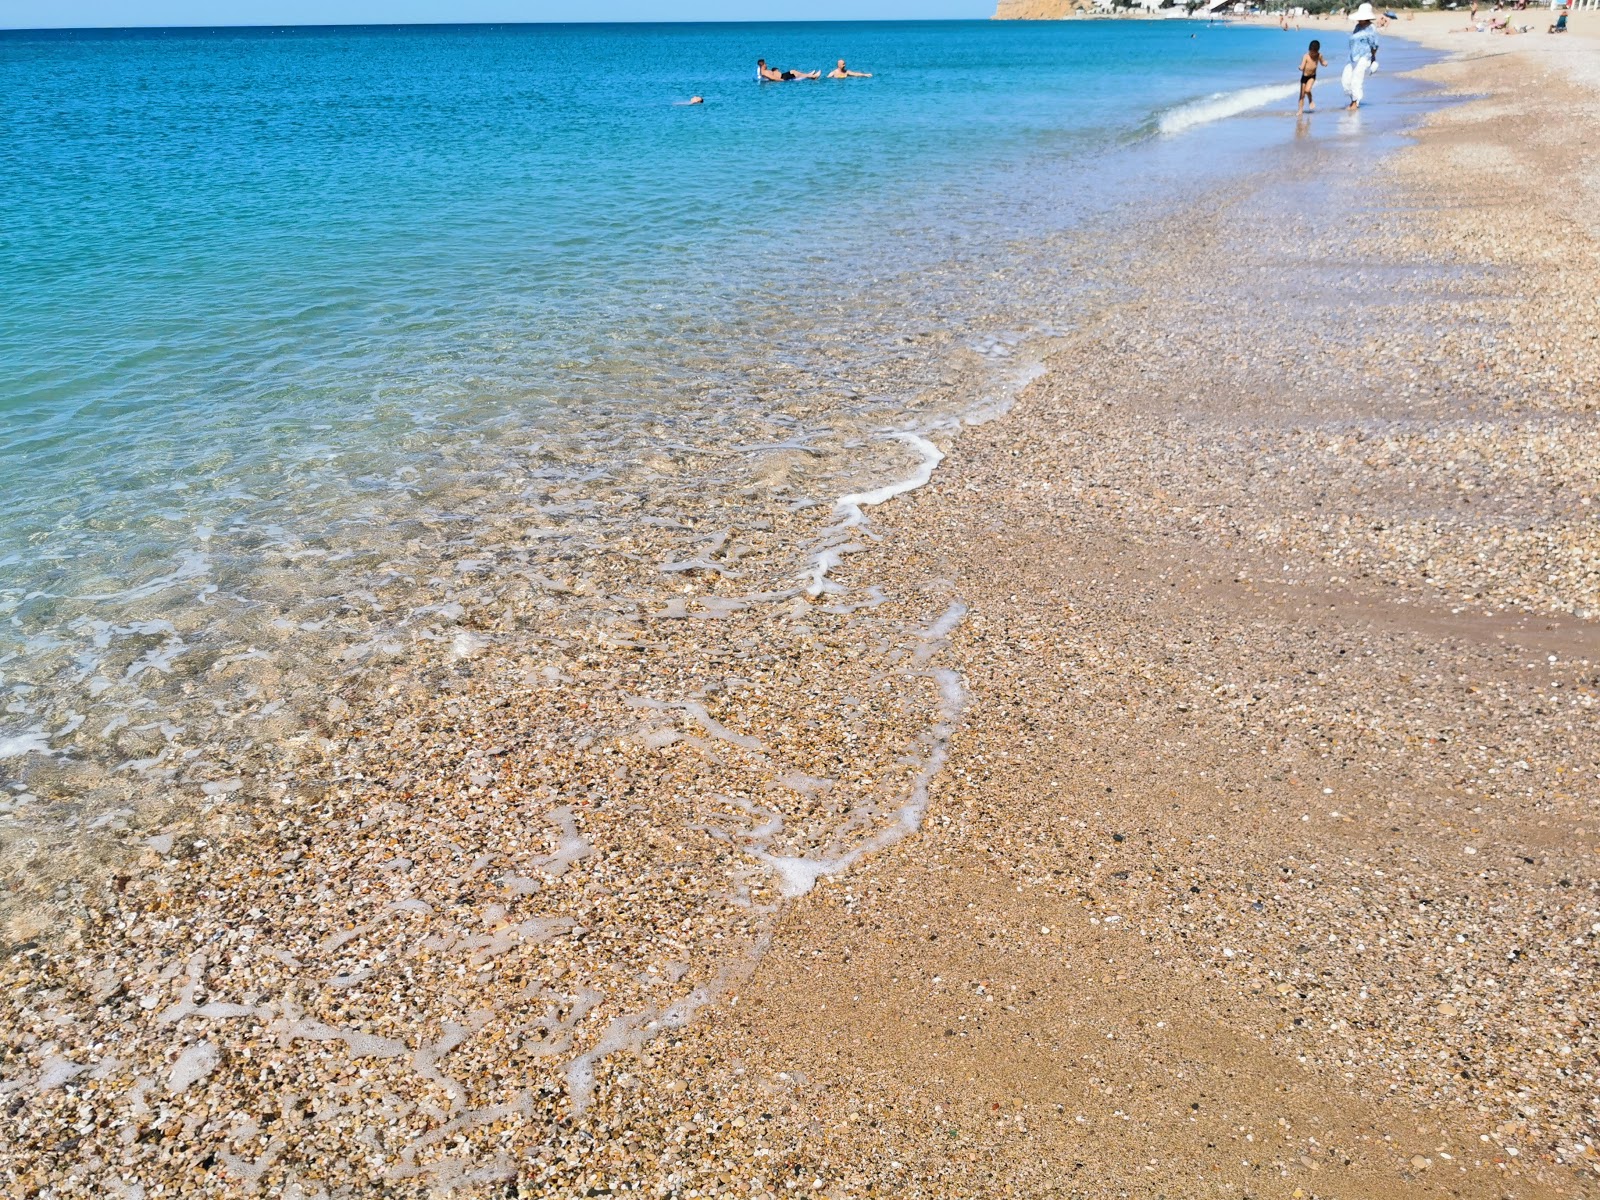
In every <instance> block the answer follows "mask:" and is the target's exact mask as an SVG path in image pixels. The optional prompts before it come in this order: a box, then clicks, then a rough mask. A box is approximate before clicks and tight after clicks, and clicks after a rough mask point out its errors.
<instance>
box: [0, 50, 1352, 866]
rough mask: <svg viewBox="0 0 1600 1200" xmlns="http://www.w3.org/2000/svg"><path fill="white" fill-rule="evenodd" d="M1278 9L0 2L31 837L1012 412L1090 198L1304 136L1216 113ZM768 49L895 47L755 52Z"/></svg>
mask: <svg viewBox="0 0 1600 1200" xmlns="http://www.w3.org/2000/svg"><path fill="white" fill-rule="evenodd" d="M1298 42H1299V38H1298V36H1297V35H1283V34H1280V33H1279V32H1278V31H1275V30H1257V29H1249V30H1242V29H1221V28H1217V29H1212V28H1208V27H1206V26H1204V25H1203V24H1200V23H1191V22H1183V21H1173V22H1152V23H1139V24H1130V23H1083V24H1073V23H1059V24H1045V25H1031V24H1030V25H1015V24H996V23H990V22H972V23H926V24H851V25H823V24H814V25H770V26H762V25H741V26H636V27H624V26H618V27H575V26H574V27H541V26H516V27H500V28H472V27H461V28H400V29H341V30H305V29H301V30H251V31H224V32H192V31H156V32H127V33H106V34H77V35H74V34H10V35H0V87H3V89H4V91H5V93H6V94H7V95H8V96H12V97H17V98H18V100H17V101H16V102H15V103H13V104H12V105H11V108H10V111H9V113H8V117H7V122H8V131H7V137H6V138H5V139H4V141H3V143H0V281H3V282H0V477H3V478H4V479H5V480H6V485H7V492H8V502H7V504H6V506H5V507H4V508H3V510H0V688H3V689H4V692H5V704H4V711H3V714H0V772H3V778H4V780H5V782H6V784H7V797H6V798H5V799H3V800H0V808H3V809H4V813H3V814H0V819H3V820H4V821H5V822H6V823H7V824H8V825H9V826H10V828H11V835H10V836H9V837H8V842H7V848H6V853H7V857H8V860H9V862H10V865H11V866H12V867H13V868H14V869H21V870H22V872H23V878H24V882H25V881H26V876H27V873H28V870H29V868H27V867H26V865H25V864H26V863H29V862H31V863H33V864H34V868H33V869H42V868H40V866H39V864H40V858H39V856H40V855H41V854H42V853H44V852H46V851H47V850H49V849H50V847H51V846H59V845H60V844H61V842H62V839H63V838H70V837H72V836H75V835H81V834H82V833H83V832H84V831H86V830H90V829H98V830H101V831H103V832H104V833H105V834H107V835H109V836H113V837H115V836H121V832H120V831H123V830H125V829H126V830H135V831H136V830H138V829H140V828H141V827H144V826H147V825H149V824H151V822H152V821H155V820H157V819H159V817H160V814H161V813H162V812H164V811H166V807H165V806H169V805H170V804H171V803H172V802H173V800H174V797H176V796H178V795H202V794H205V793H202V792H200V791H199V790H198V789H199V787H200V785H201V784H208V785H209V784H215V783H216V778H215V777H216V776H217V774H218V772H219V771H221V770H223V768H222V767H221V766H218V765H217V764H222V763H224V761H225V760H226V761H227V762H228V763H232V760H233V759H235V758H237V757H238V755H239V754H241V753H245V752H259V753H269V752H270V753H275V752H277V751H278V750H280V749H281V747H282V745H283V744H285V743H286V742H287V741H288V740H289V739H290V738H291V736H292V735H293V734H294V733H296V731H300V730H302V729H303V728H304V727H305V722H306V721H307V720H308V719H311V718H312V717H314V716H316V715H318V714H319V713H320V712H321V711H322V709H323V708H324V707H325V704H326V700H327V697H328V695H329V694H331V689H333V688H334V687H336V686H337V685H338V683H339V682H340V681H342V680H346V679H348V678H349V677H351V676H352V675H353V674H360V673H362V672H370V671H372V670H373V669H375V667H376V668H377V669H380V670H384V671H388V670H393V669H395V664H403V662H404V660H405V658H406V655H407V647H408V645H413V644H415V643H416V642H417V641H418V640H419V639H422V640H428V639H436V638H440V637H449V636H457V635H454V634H451V633H450V632H449V630H448V628H447V627H448V626H449V625H450V622H451V621H452V620H453V619H455V618H456V617H458V616H459V615H460V613H462V612H464V611H467V610H470V609H472V608H473V607H474V606H479V607H482V606H485V605H493V604H495V603H497V602H498V601H499V600H501V599H503V598H504V597H506V596H507V595H509V594H510V593H511V592H513V591H515V590H516V589H519V588H520V589H523V590H526V589H527V588H528V587H531V586H532V587H543V586H545V585H546V584H549V583H550V582H551V581H552V580H557V581H565V583H564V584H563V586H569V585H576V586H575V587H571V586H569V590H568V591H566V592H563V593H560V594H561V595H563V596H565V597H567V598H566V599H565V600H563V601H562V602H561V603H560V604H559V605H557V606H555V607H554V608H553V609H551V611H550V612H549V613H548V617H547V619H548V620H549V622H550V623H551V625H552V627H556V626H561V625H573V624H582V623H583V622H584V621H585V620H587V619H589V618H588V617H586V616H585V615H584V614H585V613H586V612H587V611H588V608H590V607H592V604H590V603H587V602H585V601H584V600H583V599H582V598H581V593H582V590H583V589H582V579H583V578H584V576H585V573H586V570H587V568H586V566H585V559H586V556H588V557H590V558H592V556H594V555H595V554H598V553H601V552H602V548H603V547H606V546H608V545H614V544H615V542H616V541H617V540H618V539H627V538H629V537H630V536H631V535H632V534H633V533H635V532H638V531H639V530H641V529H644V528H646V527H651V528H654V529H656V530H657V531H659V528H660V527H662V526H664V525H670V524H672V523H674V522H677V523H679V524H680V525H685V526H692V525H693V524H695V523H696V522H697V521H698V520H700V519H701V517H702V516H703V515H704V513H703V512H702V511H701V510H703V509H704V508H705V505H706V503H707V499H708V497H712V498H716V497H723V498H725V500H724V503H725V504H727V505H731V506H733V508H730V509H729V511H730V512H733V511H734V509H736V510H737V516H738V519H739V520H740V521H743V522H746V523H749V522H758V523H759V522H760V521H761V520H762V519H763V518H762V514H763V513H783V512H788V511H790V510H792V509H794V508H796V507H802V506H804V505H806V504H808V503H812V502H818V501H822V502H828V501H831V498H832V497H834V496H838V495H839V494H841V493H843V492H847V491H852V490H861V489H868V490H870V489H872V488H874V487H878V486H881V485H882V484H884V483H886V482H889V481H892V480H895V479H899V478H901V477H903V476H905V474H906V472H907V471H908V470H909V469H911V468H914V466H915V463H916V458H917V456H916V454H915V453H913V452H911V450H909V449H908V447H907V446H906V445H905V444H904V441H903V439H901V440H896V439H894V438H889V439H887V440H885V439H884V438H883V437H882V436H881V435H882V434H883V433H884V432H885V431H889V432H895V431H901V432H918V431H920V432H927V431H929V430H930V429H934V428H937V427H939V426H940V425H941V423H948V422H950V421H952V420H956V419H959V418H960V417H961V415H962V414H965V413H970V412H975V411H984V410H993V409H995V407H996V406H997V405H998V406H1000V407H1003V405H1004V402H1005V396H1006V395H1007V394H1008V393H1009V391H1010V390H1014V388H1015V387H1016V386H1019V385H1020V383H1021V381H1023V380H1024V379H1025V378H1026V377H1027V370H1026V366H1027V360H1028V352H1027V350H1026V346H1027V344H1028V341H1029V339H1030V338H1033V339H1037V338H1039V337H1041V336H1047V335H1048V334H1049V332H1050V330H1051V322H1052V320H1055V319H1057V318H1064V317H1065V316H1066V315H1068V313H1069V310H1070V306H1071V303H1072V297H1073V296H1074V295H1075V294H1078V293H1079V292H1081V291H1083V290H1085V289H1090V288H1103V287H1104V286H1106V283H1107V280H1106V278H1105V268H1104V265H1103V264H1102V265H1101V266H1100V267H1099V268H1097V269H1096V271H1095V272H1088V271H1086V272H1085V273H1083V274H1081V275H1080V273H1079V272H1078V270H1077V266H1076V263H1077V261H1078V259H1077V256H1076V255H1075V253H1074V252H1071V251H1069V250H1066V249H1064V247H1066V246H1067V245H1068V242H1070V240H1071V239H1072V238H1074V237H1079V236H1082V234H1083V231H1084V230H1086V229H1088V228H1090V227H1091V226H1092V225H1093V223H1094V222H1095V221H1097V220H1103V219H1104V218H1105V217H1106V215H1107V214H1108V213H1122V214H1127V215H1137V214H1138V213H1139V212H1141V211H1148V209H1149V208H1150V206H1152V205H1160V204H1162V203H1167V202H1170V200H1169V199H1168V198H1169V197H1170V196H1171V195H1173V194H1174V193H1173V188H1174V187H1184V186H1193V185H1195V184H1198V183H1200V182H1202V181H1205V180H1208V179H1215V178H1217V177H1219V175H1220V174H1223V173H1225V172H1226V170H1228V169H1236V168H1238V167H1240V166H1241V165H1242V164H1243V163H1244V162H1245V160H1246V159H1247V158H1248V155H1249V154H1250V153H1251V152H1252V148H1253V147H1254V146H1257V145H1259V144H1263V143H1266V142H1271V141H1273V140H1275V139H1278V138H1279V137H1280V135H1277V134H1273V135H1271V136H1267V137H1262V136H1259V135H1255V136H1252V135H1249V134H1248V133H1243V132H1239V131H1241V130H1245V129H1246V128H1247V125H1248V123H1247V122H1236V123H1235V125H1236V126H1237V127H1238V128H1237V130H1236V131H1235V132H1234V133H1232V134H1230V135H1228V136H1227V137H1223V136H1218V129H1219V128H1220V127H1217V128H1213V129H1210V130H1206V131H1200V132H1199V133H1197V132H1196V131H1195V129H1194V128H1193V127H1194V126H1195V125H1196V124H1197V122H1203V120H1204V119H1205V114H1206V113H1209V112H1210V111H1212V109H1210V108H1207V107H1206V106H1207V105H1212V106H1213V108H1215V111H1217V112H1218V113H1221V114H1226V112H1229V111H1232V109H1233V108H1237V107H1238V105H1237V104H1236V103H1224V104H1223V105H1221V106H1220V107H1217V106H1215V105H1214V103H1213V101H1212V99H1211V98H1212V97H1213V96H1214V94H1215V93H1218V92H1223V93H1230V94H1232V93H1236V92H1239V91H1240V90H1241V89H1251V88H1256V89H1260V88H1262V87H1263V82H1262V81H1263V80H1271V79H1276V78H1279V77H1282V76H1283V75H1285V74H1286V73H1287V68H1286V67H1285V66H1284V63H1285V62H1290V64H1291V65H1292V60H1293V58H1294V56H1295V55H1297V54H1298V50H1297V49H1295V48H1294V47H1296V46H1298ZM1291 43H1292V45H1291ZM1285 47H1289V48H1288V49H1286V48H1285ZM758 54H762V55H765V56H766V57H767V58H768V59H769V60H770V61H773V62H775V63H782V64H786V65H787V64H796V65H802V66H804V65H812V66H826V65H828V62H829V61H830V56H833V57H836V56H837V55H839V54H843V55H846V56H847V57H848V58H849V59H850V60H851V62H852V65H853V66H857V67H860V68H863V69H868V70H871V71H873V72H874V74H875V77H874V78H873V79H870V80H850V81H826V80H824V81H821V82H817V83H794V84H785V85H764V86H762V85H757V84H755V83H754V82H753V81H752V78H751V76H752V71H753V67H752V65H751V64H752V62H753V59H754V58H755V57H756V56H757V55H758ZM1325 86H1326V85H1325ZM692 93H698V94H702V95H703V96H704V97H705V99H706V103H705V104H704V105H703V106H693V107H687V106H684V105H682V104H681V103H680V102H681V101H682V100H684V99H686V98H687V97H688V96H689V95H690V94H692ZM1197 105H1198V106H1199V107H1198V109H1197V107H1196V106H1197ZM1197 111H1198V112H1200V113H1201V116H1200V117H1199V118H1196V116H1195V114H1196V112H1197ZM1174 113H1177V114H1180V117H1179V118H1178V123H1179V124H1180V125H1182V126H1183V127H1184V128H1186V129H1189V134H1188V135H1187V137H1179V138H1171V137H1163V136H1162V135H1161V134H1160V132H1159V130H1160V129H1162V128H1163V120H1164V114H1165V115H1166V124H1167V125H1168V126H1170V125H1171V124H1172V123H1173V121H1172V118H1171V114H1174ZM1202 137H1208V138H1209V140H1208V141H1202V140H1201V138H1202ZM1229 137H1231V138H1232V141H1231V142H1230V141H1229ZM1219 147H1222V148H1224V149H1226V151H1227V153H1226V154H1225V155H1223V156H1222V157H1221V158H1219V156H1218V153H1217V152H1218V149H1219ZM1232 156H1238V161H1237V162H1232V161H1228V159H1229V158H1230V157H1232ZM1062 239H1067V240H1066V241H1063V240H1062ZM691 510H694V512H695V513H697V514H699V515H691ZM824 540H825V541H826V539H824ZM834 540H835V541H837V540H838V539H837V538H835V539H834ZM830 553H831V551H830V550H829V548H828V546H827V545H823V546H821V548H818V547H817V546H812V545H808V544H795V545H790V546H788V547H786V548H785V547H781V546H780V547H776V548H773V549H772V550H771V551H770V555H771V556H772V558H773V561H772V562H771V563H769V564H767V566H766V567H765V568H764V576H763V578H764V582H763V583H762V585H761V586H762V587H763V588H765V589H766V590H767V591H769V592H770V591H772V589H774V588H778V589H779V590H781V588H782V585H783V582H784V577H785V573H786V571H788V570H789V569H790V568H789V567H786V566H785V565H784V564H783V560H784V558H785V555H787V556H788V558H790V559H792V570H793V573H794V575H795V577H796V578H798V579H799V580H800V581H801V582H802V583H805V582H807V581H809V584H810V590H811V591H812V592H813V593H817V592H821V591H825V590H826V588H825V587H823V586H820V585H819V584H818V578H819V577H818V574H817V572H818V570H819V563H820V564H821V565H822V566H823V567H825V566H826V563H824V562H823V558H824V557H825V556H827V555H829V554H830ZM835 557H837V556H835ZM691 561H692V560H691V559H689V558H673V557H672V556H670V555H669V557H668V561H666V562H664V563H662V564H660V567H661V570H660V572H659V573H658V574H657V573H652V572H651V571H648V570H647V571H646V572H644V574H645V575H646V576H647V577H652V578H658V580H659V581H660V583H661V590H662V592H663V594H665V593H666V591H668V590H670V589H671V588H672V587H675V586H676V584H677V582H678V579H679V576H680V573H682V572H689V571H692V570H693V569H694V568H693V567H692V566H689V565H685V564H687V563H690V562H691ZM441 614H443V615H442V616H441ZM591 615H592V614H591ZM461 636H466V635H461ZM471 636H474V637H476V636H478V635H471ZM466 649H467V650H471V649H472V647H471V646H467V647H466ZM240 722H245V723H246V724H247V725H248V728H249V730H250V732H249V734H248V735H243V734H241V733H240V732H239V729H240ZM235 769H236V767H235V766H234V765H229V766H227V767H226V770H227V771H228V772H231V771H233V770H235ZM225 777H231V775H228V776H225ZM52 861H53V863H54V864H55V865H56V866H59V864H60V862H61V861H63V860H60V859H53V860H52Z"/></svg>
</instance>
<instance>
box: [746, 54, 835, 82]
mask: <svg viewBox="0 0 1600 1200" xmlns="http://www.w3.org/2000/svg"><path fill="white" fill-rule="evenodd" d="M821 78H822V72H821V71H779V70H776V69H775V68H773V67H769V66H767V60H766V59H764V58H758V59H756V81H757V82H758V83H788V82H789V81H790V80H791V79H821Z"/></svg>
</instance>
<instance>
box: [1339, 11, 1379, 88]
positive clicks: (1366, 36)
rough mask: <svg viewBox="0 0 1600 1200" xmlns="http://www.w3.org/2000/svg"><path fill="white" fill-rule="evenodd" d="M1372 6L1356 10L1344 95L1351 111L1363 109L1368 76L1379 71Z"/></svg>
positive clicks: (1345, 69)
mask: <svg viewBox="0 0 1600 1200" xmlns="http://www.w3.org/2000/svg"><path fill="white" fill-rule="evenodd" d="M1373 19H1374V14H1373V11H1372V5H1370V4H1363V5H1362V6H1361V7H1360V8H1358V9H1356V14H1355V17H1354V20H1355V23H1356V27H1355V29H1354V30H1352V31H1351V33H1350V61H1349V62H1348V63H1346V64H1345V67H1344V76H1343V78H1342V80H1341V82H1342V83H1343V84H1344V94H1345V95H1346V96H1349V97H1350V109H1349V110H1350V111H1351V112H1354V111H1355V110H1356V109H1358V108H1360V107H1361V101H1362V100H1363V99H1365V98H1366V94H1367V76H1368V75H1369V74H1370V73H1372V72H1373V71H1376V70H1377V69H1378V31H1377V30H1376V29H1374V28H1373V27H1372V22H1373Z"/></svg>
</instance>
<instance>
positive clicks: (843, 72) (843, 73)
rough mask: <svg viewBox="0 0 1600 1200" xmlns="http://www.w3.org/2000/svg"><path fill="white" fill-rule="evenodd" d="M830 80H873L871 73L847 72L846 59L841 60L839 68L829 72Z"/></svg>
mask: <svg viewBox="0 0 1600 1200" xmlns="http://www.w3.org/2000/svg"><path fill="white" fill-rule="evenodd" d="M828 78H829V79H871V78H872V73H871V72H870V71H851V70H847V69H846V68H845V65H844V59H842V58H841V59H840V60H839V65H838V66H837V67H835V68H834V69H833V70H831V71H829V72H828Z"/></svg>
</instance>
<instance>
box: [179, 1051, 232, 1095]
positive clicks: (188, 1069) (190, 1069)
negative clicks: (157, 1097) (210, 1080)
mask: <svg viewBox="0 0 1600 1200" xmlns="http://www.w3.org/2000/svg"><path fill="white" fill-rule="evenodd" d="M221 1061H222V1055H221V1053H220V1052H219V1051H218V1050H217V1048H216V1047H215V1046H213V1045H212V1044H211V1043H210V1042H197V1043H196V1044H195V1045H193V1046H190V1047H189V1048H188V1049H187V1050H185V1051H184V1052H183V1053H182V1054H180V1055H179V1056H178V1061H177V1062H175V1063H173V1064H172V1074H170V1075H168V1076H167V1087H168V1088H170V1089H171V1090H172V1092H173V1093H174V1094H176V1093H178V1092H182V1091H184V1090H186V1089H187V1088H188V1087H189V1086H190V1085H192V1084H196V1083H199V1082H200V1081H201V1080H202V1079H204V1078H205V1077H206V1076H207V1075H209V1074H211V1072H213V1071H215V1070H216V1069H217V1064H219V1063H220V1062H221Z"/></svg>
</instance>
